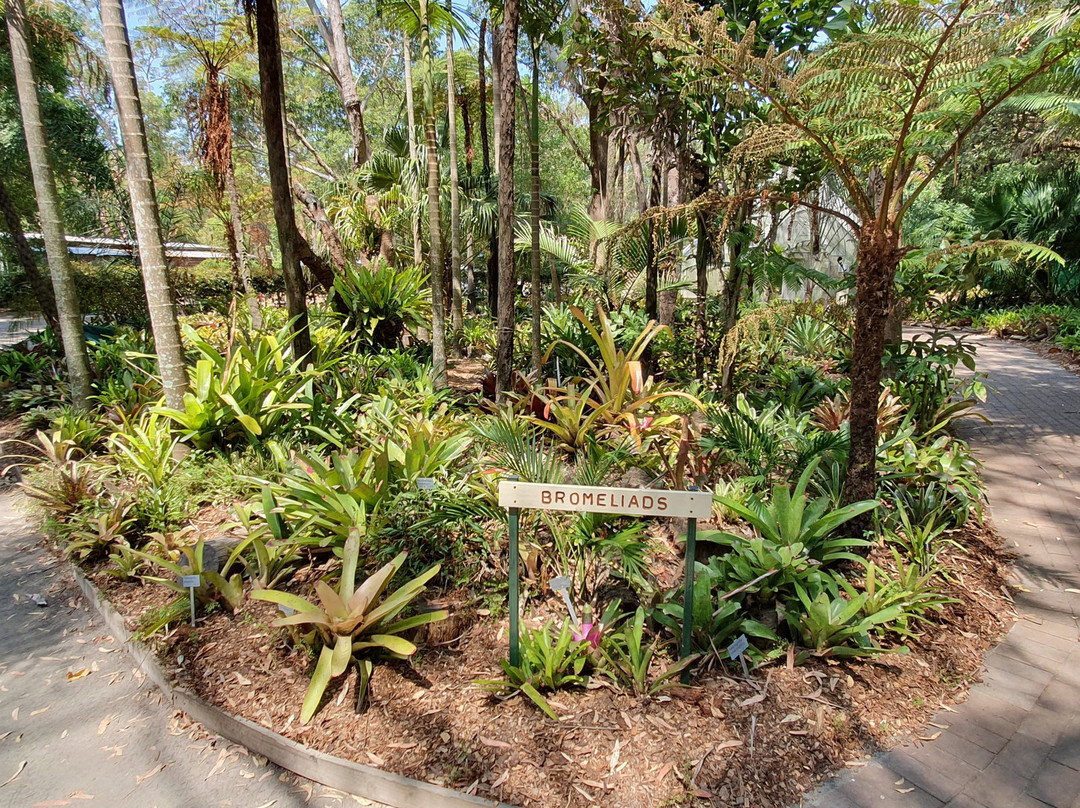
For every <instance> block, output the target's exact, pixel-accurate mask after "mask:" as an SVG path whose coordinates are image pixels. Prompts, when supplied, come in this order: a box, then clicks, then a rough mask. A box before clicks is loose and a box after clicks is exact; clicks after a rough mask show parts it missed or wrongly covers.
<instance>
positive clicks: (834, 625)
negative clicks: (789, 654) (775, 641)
mask: <svg viewBox="0 0 1080 808" xmlns="http://www.w3.org/2000/svg"><path fill="white" fill-rule="evenodd" d="M839 580H840V579H839V578H833V577H832V576H829V577H826V578H822V579H821V580H820V582H819V583H818V584H817V585H816V586H813V587H810V588H804V587H803V586H801V585H800V584H796V585H795V593H796V596H797V599H796V600H794V601H792V602H791V603H789V604H788V605H787V606H786V607H785V608H784V610H783V615H784V617H785V619H786V620H787V623H788V626H789V627H790V629H791V632H792V634H793V635H794V636H795V637H796V638H797V641H798V642H799V644H800V645H801V646H803V650H802V651H800V652H799V653H798V654H797V655H796V657H795V661H796V663H799V664H801V663H802V662H805V661H806V660H807V659H808V658H810V657H811V656H818V657H834V658H835V657H869V656H877V655H878V654H887V653H902V654H903V653H907V651H908V649H907V647H906V646H900V647H898V648H886V647H884V646H882V645H881V643H880V637H879V636H878V635H879V634H881V633H883V632H884V630H885V629H884V628H883V627H885V626H888V625H889V624H894V623H896V621H897V620H898V619H899V618H900V617H901V616H902V615H903V606H902V605H901V604H897V603H894V604H893V605H891V606H887V607H885V608H882V609H880V610H878V611H873V612H869V613H867V612H868V610H867V609H866V603H867V598H868V596H867V593H865V592H860V593H855V594H853V596H851V597H845V596H844V595H845V593H842V592H841V591H840V583H839Z"/></svg>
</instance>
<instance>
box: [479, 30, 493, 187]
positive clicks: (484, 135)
mask: <svg viewBox="0 0 1080 808" xmlns="http://www.w3.org/2000/svg"><path fill="white" fill-rule="evenodd" d="M487 24H488V21H487V17H484V19H482V20H480V47H479V48H477V52H476V73H477V81H478V82H479V85H480V90H479V92H480V152H481V155H482V159H483V163H484V177H485V179H486V178H488V177H490V176H491V152H490V151H489V147H488V115H487V76H486V75H485V73H484V56H485V55H486V51H487V43H486V42H485V40H486V39H487Z"/></svg>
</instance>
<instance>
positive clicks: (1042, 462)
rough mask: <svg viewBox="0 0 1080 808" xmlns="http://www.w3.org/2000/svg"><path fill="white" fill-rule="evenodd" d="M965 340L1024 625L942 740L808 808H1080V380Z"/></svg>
mask: <svg viewBox="0 0 1080 808" xmlns="http://www.w3.org/2000/svg"><path fill="white" fill-rule="evenodd" d="M969 339H970V340H971V341H972V342H974V343H975V344H976V345H977V346H978V351H979V353H978V367H979V370H981V371H984V372H986V373H988V374H989V379H988V382H989V384H990V386H991V387H993V388H995V389H996V391H997V392H996V393H990V395H989V396H988V400H987V402H986V405H985V406H984V408H983V411H984V412H985V413H986V415H987V416H988V417H989V418H990V419H991V420H992V422H993V423H992V424H983V423H982V422H977V421H974V420H969V421H967V422H965V424H964V426H963V427H962V433H963V437H965V438H967V439H968V440H970V442H971V445H972V447H973V448H974V449H975V451H976V454H977V455H978V457H979V458H980V459H981V460H982V462H983V463H984V466H985V467H984V476H985V478H986V484H987V489H988V497H989V501H990V511H991V515H992V519H993V523H994V525H995V527H996V528H997V530H998V532H999V533H1000V534H1001V535H1002V537H1003V538H1004V539H1005V541H1006V543H1007V545H1008V546H1009V547H1011V548H1013V549H1014V550H1015V551H1016V552H1017V553H1019V554H1020V557H1019V558H1018V560H1017V562H1016V566H1015V573H1016V579H1017V581H1018V583H1019V584H1020V586H1021V587H1023V591H1021V592H1019V593H1018V594H1017V595H1016V609H1017V613H1018V614H1019V615H1020V617H1021V619H1020V621H1019V622H1018V623H1016V625H1015V626H1014V627H1013V629H1012V630H1011V631H1010V632H1009V634H1008V635H1007V636H1006V638H1005V639H1004V641H1003V642H1002V643H1001V644H1000V645H999V646H997V647H996V648H994V649H993V650H992V651H991V652H990V653H989V654H987V656H986V660H985V666H984V671H983V683H982V684H980V685H976V686H975V687H973V688H972V691H971V695H970V698H969V699H968V701H967V702H966V703H964V704H962V705H960V706H958V707H957V708H956V711H955V712H952V711H943V712H941V713H939V714H938V715H937V716H935V717H934V718H933V719H932V721H933V722H934V724H935V725H944V726H948V729H945V730H942V731H941V734H940V736H939V737H938V738H937V739H936V740H934V741H931V742H927V743H920V744H918V745H906V746H902V747H899V748H897V749H894V750H892V751H890V752H888V753H887V754H883V755H880V756H877V757H875V758H873V759H872V760H871V761H870V762H869V763H868V764H867V765H866V766H864V767H859V768H853V769H847V770H844V771H842V772H840V773H839V774H837V775H835V776H833V777H832V778H831V779H830V780H828V781H827V782H826V783H825V784H824V785H822V786H821V787H820V788H819V789H817V790H816V791H814V792H813V793H811V794H809V795H808V796H807V797H806V798H805V799H804V800H803V802H802V805H803V808H869V806H880V808H890V807H891V806H911V808H922V807H923V806H926V808H938V806H943V805H944V806H949V808H1046V806H1052V808H1080V628H1078V625H1080V623H1078V619H1077V618H1078V615H1080V377H1078V376H1076V375H1074V374H1073V373H1070V372H1069V371H1067V370H1065V369H1064V368H1062V367H1060V366H1058V365H1057V364H1055V363H1054V362H1052V361H1050V360H1047V359H1043V358H1042V357H1040V356H1038V355H1037V354H1036V353H1034V352H1033V351H1031V350H1030V349H1029V348H1026V347H1024V346H1023V345H1021V344H1017V343H1014V342H1003V341H1000V340H995V339H992V338H990V337H985V336H973V337H969ZM935 731H936V730H935Z"/></svg>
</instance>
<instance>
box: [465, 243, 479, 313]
mask: <svg viewBox="0 0 1080 808" xmlns="http://www.w3.org/2000/svg"><path fill="white" fill-rule="evenodd" d="M475 260H476V237H475V236H474V235H473V231H472V228H471V227H470V228H469V230H468V232H467V233H466V234H465V280H464V282H463V284H462V285H463V287H464V288H463V290H462V294H463V295H464V297H465V309H466V311H468V312H469V314H476V269H475V267H474V265H473V262H474V261H475Z"/></svg>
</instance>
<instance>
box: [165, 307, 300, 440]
mask: <svg viewBox="0 0 1080 808" xmlns="http://www.w3.org/2000/svg"><path fill="white" fill-rule="evenodd" d="M184 336H185V339H186V341H187V342H188V343H189V344H191V345H192V347H193V348H194V349H195V351H196V352H197V355H198V358H197V360H196V362H195V369H194V372H193V374H192V380H191V386H192V390H191V392H188V393H186V394H185V395H184V410H183V411H180V410H174V409H170V408H168V407H165V406H163V405H159V406H158V407H156V408H155V409H156V411H157V412H160V413H162V414H163V415H165V416H167V417H168V418H170V419H171V420H172V421H174V422H175V423H176V424H177V426H178V427H179V428H180V434H181V437H182V439H183V440H185V441H188V442H190V443H191V444H192V445H193V446H195V447H196V448H198V449H209V448H210V447H211V446H217V447H220V448H228V447H234V446H243V445H246V444H249V443H258V442H262V441H266V440H267V439H269V438H270V437H272V436H274V435H275V434H277V433H280V432H283V431H286V430H287V429H288V428H289V427H291V426H292V424H293V423H294V422H295V421H296V420H297V419H298V418H299V417H301V416H302V414H303V412H305V411H306V410H308V409H309V408H310V405H309V404H306V403H302V402H301V401H300V397H301V393H302V392H303V391H304V388H305V386H306V384H307V382H308V381H309V379H311V378H312V377H313V376H317V375H319V372H320V371H318V370H314V371H313V370H306V369H304V368H303V366H302V365H301V363H300V362H299V361H297V360H292V359H290V357H289V356H288V354H287V348H288V344H289V341H290V339H291V335H290V331H289V329H288V327H287V326H286V327H285V328H284V329H282V330H281V331H279V332H278V333H277V334H269V333H260V334H254V335H252V336H250V337H248V336H244V335H238V336H237V339H236V342H235V344H233V345H232V346H230V349H229V350H227V351H226V352H225V353H221V352H220V351H218V350H217V349H216V348H215V347H214V346H213V345H211V344H210V343H209V342H207V341H206V340H204V339H202V338H201V337H199V336H198V334H196V333H195V331H194V329H192V328H190V327H185V329H184Z"/></svg>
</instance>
